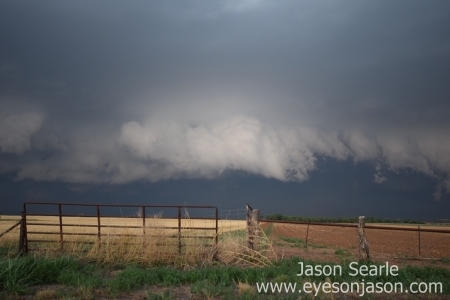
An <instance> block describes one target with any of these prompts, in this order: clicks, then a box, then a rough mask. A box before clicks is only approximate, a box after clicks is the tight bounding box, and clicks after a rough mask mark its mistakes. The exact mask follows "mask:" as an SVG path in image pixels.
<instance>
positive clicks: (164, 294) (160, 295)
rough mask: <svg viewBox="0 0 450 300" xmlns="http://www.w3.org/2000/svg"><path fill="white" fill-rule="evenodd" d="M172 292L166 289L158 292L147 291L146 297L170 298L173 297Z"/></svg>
mask: <svg viewBox="0 0 450 300" xmlns="http://www.w3.org/2000/svg"><path fill="white" fill-rule="evenodd" d="M172 297H173V294H172V292H171V291H169V290H166V291H163V292H159V293H156V294H154V293H151V292H147V299H148V300H171V299H173V298H172Z"/></svg>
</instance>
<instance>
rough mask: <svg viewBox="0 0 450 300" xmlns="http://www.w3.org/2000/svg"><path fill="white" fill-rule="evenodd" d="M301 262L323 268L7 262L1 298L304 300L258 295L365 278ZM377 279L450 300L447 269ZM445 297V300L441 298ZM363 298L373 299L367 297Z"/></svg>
mask: <svg viewBox="0 0 450 300" xmlns="http://www.w3.org/2000/svg"><path fill="white" fill-rule="evenodd" d="M299 262H303V263H304V264H311V265H317V264H318V262H310V261H303V260H301V259H299V258H292V259H289V260H284V261H281V262H276V263H274V264H272V265H270V266H265V267H259V268H257V267H242V266H225V265H223V264H219V263H216V264H214V263H213V264H210V265H208V266H203V267H193V268H190V269H184V270H183V269H177V268H174V267H170V266H154V267H150V268H149V267H143V266H139V265H136V264H133V265H127V266H125V265H120V264H117V265H109V266H106V265H102V264H96V263H87V262H83V261H81V260H79V259H76V258H74V257H71V256H62V257H55V258H51V257H39V256H32V255H29V256H25V257H15V258H3V259H1V261H0V270H1V271H0V285H1V287H2V289H3V291H1V292H0V297H1V298H4V299H19V297H18V296H17V295H34V297H35V298H36V299H95V298H102V299H105V298H108V299H117V298H123V299H130V298H131V299H299V296H298V294H291V293H288V294H286V293H283V292H282V293H270V292H269V293H262V294H259V293H258V292H257V290H256V284H257V283H261V282H276V283H281V282H292V283H293V282H297V283H298V284H300V283H304V282H308V281H309V282H311V281H316V282H326V281H328V282H344V281H346V282H361V281H362V280H363V279H364V277H361V276H356V277H353V276H347V275H345V274H346V273H348V272H344V275H343V276H329V277H327V276H315V277H314V278H311V277H308V276H301V277H299V276H297V273H298V271H299V267H298V266H299V264H298V263H299ZM344 268H345V267H344ZM372 279H373V280H376V281H381V282H390V281H391V282H394V281H400V282H403V283H404V284H405V285H409V284H410V283H411V282H414V281H418V280H420V281H422V282H431V281H439V282H442V284H443V287H444V290H443V293H444V295H440V296H439V295H436V297H438V298H437V299H448V297H449V294H450V289H449V287H450V271H448V270H444V269H438V268H431V267H426V268H417V267H407V268H404V269H401V270H400V271H399V275H398V276H397V277H396V278H392V277H387V276H379V277H377V278H372ZM341 296H342V295H341ZM354 296H357V295H354ZM392 296H394V295H392ZM429 296H430V297H431V296H433V295H429ZM443 296H445V297H446V298H439V297H443ZM357 298H358V297H357ZM300 299H339V295H334V296H333V297H332V296H331V294H325V293H323V292H321V293H318V294H317V295H316V296H314V295H304V296H303V298H300ZM342 299H344V298H342ZM347 299H348V298H347ZM361 299H374V297H373V295H367V296H364V297H361ZM383 299H386V298H383ZM388 299H390V298H388ZM392 299H395V297H393V298H392ZM427 299H428V298H427ZM431 299H433V298H431Z"/></svg>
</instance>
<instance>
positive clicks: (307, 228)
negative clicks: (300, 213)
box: [305, 222, 309, 249]
mask: <svg viewBox="0 0 450 300" xmlns="http://www.w3.org/2000/svg"><path fill="white" fill-rule="evenodd" d="M308 235H309V222H308V227H306V239H305V248H306V249H308Z"/></svg>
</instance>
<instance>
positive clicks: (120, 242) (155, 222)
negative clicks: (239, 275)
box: [0, 216, 274, 265]
mask: <svg viewBox="0 0 450 300" xmlns="http://www.w3.org/2000/svg"><path fill="white" fill-rule="evenodd" d="M19 220H20V217H19V216H1V217H0V233H2V232H4V231H5V230H6V229H8V228H9V227H11V226H12V225H14V224H15V223H17V222H18V221H19ZM178 222H179V221H178V219H163V218H158V217H151V218H150V217H148V218H145V226H143V224H144V221H143V219H142V218H110V217H102V218H101V219H100V225H101V226H120V227H122V226H127V228H119V227H100V232H101V235H100V237H99V236H98V220H97V218H96V217H62V224H63V226H62V232H63V243H61V239H60V238H61V235H60V225H59V217H36V216H30V217H28V218H27V231H28V236H27V238H28V247H29V249H30V251H32V252H35V251H37V252H40V253H47V254H48V253H52V252H53V251H56V252H54V253H60V252H61V251H64V252H66V253H71V254H72V255H76V256H79V257H82V258H87V259H88V260H90V261H97V262H100V263H116V262H117V261H120V262H122V263H136V262H137V263H145V264H155V263H160V262H165V263H174V264H182V265H183V264H186V263H187V264H189V263H192V262H203V263H204V262H207V261H212V259H213V257H214V259H218V260H219V261H221V262H223V263H226V264H237V263H241V262H243V261H247V262H249V263H251V264H256V265H265V264H268V263H269V257H271V255H272V254H270V255H268V253H266V252H268V251H269V252H271V253H272V252H273V251H272V249H271V248H270V246H269V247H268V246H267V245H268V244H269V242H268V240H267V239H262V240H261V242H260V244H261V245H263V244H264V245H265V246H264V247H261V248H260V249H259V250H262V251H249V250H248V248H247V244H246V237H245V234H243V231H244V230H245V227H246V221H242V220H218V232H217V234H216V230H215V224H216V221H215V220H198V219H181V220H180V223H181V224H180V229H179V228H178ZM74 225H76V226H74ZM19 227H20V226H17V227H16V228H15V229H13V230H12V231H10V232H9V233H7V234H6V235H4V236H3V237H0V246H1V247H2V248H3V249H5V246H6V248H7V247H9V248H10V251H9V252H11V253H14V252H15V251H17V249H18V241H19V231H20V230H19ZM216 237H217V239H218V243H217V244H216ZM273 254H274V253H273Z"/></svg>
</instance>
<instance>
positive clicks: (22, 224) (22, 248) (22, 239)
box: [19, 212, 26, 255]
mask: <svg viewBox="0 0 450 300" xmlns="http://www.w3.org/2000/svg"><path fill="white" fill-rule="evenodd" d="M21 215H22V218H21V219H20V236H19V254H20V255H23V253H24V252H26V251H25V250H26V249H25V219H24V213H23V212H22V214H21Z"/></svg>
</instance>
